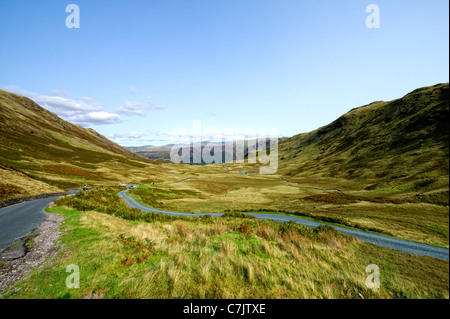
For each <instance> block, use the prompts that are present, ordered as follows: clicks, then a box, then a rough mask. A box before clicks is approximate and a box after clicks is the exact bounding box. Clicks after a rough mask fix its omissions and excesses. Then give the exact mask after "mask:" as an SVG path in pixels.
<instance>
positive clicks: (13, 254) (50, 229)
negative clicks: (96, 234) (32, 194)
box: [0, 214, 65, 299]
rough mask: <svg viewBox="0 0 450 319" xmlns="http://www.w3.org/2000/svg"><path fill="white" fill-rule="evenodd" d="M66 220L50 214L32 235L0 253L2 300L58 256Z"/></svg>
mask: <svg viewBox="0 0 450 319" xmlns="http://www.w3.org/2000/svg"><path fill="white" fill-rule="evenodd" d="M64 219H65V218H64V217H63V216H60V215H56V214H48V217H47V219H46V220H45V221H43V222H42V223H41V224H40V225H39V227H38V228H36V229H35V230H34V231H33V232H31V234H29V235H27V236H25V237H22V238H20V239H19V242H18V243H16V244H15V245H13V246H12V247H11V248H10V249H7V250H6V251H4V252H2V253H0V299H1V298H2V293H3V292H5V291H6V290H8V289H9V288H11V287H13V286H14V285H15V284H16V283H17V282H18V281H19V280H20V279H22V278H24V277H25V276H27V275H28V274H29V273H30V271H31V270H32V269H35V268H38V267H41V266H42V265H43V264H44V263H45V262H46V261H47V260H49V259H51V258H53V257H55V256H56V254H57V253H58V251H59V250H60V249H61V248H62V245H57V244H56V242H57V240H58V239H59V238H60V236H61V233H60V232H59V226H60V225H61V222H62V221H63V220H64Z"/></svg>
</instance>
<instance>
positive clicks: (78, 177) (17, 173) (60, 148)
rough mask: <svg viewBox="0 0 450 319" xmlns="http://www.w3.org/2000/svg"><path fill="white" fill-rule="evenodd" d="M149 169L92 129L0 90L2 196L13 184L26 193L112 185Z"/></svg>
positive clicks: (0, 174) (26, 99)
mask: <svg viewBox="0 0 450 319" xmlns="http://www.w3.org/2000/svg"><path fill="white" fill-rule="evenodd" d="M148 165H150V164H149V163H148V161H147V160H145V159H144V158H142V157H140V156H139V155H137V154H134V153H132V152H130V151H128V150H126V149H125V148H123V147H121V146H119V145H118V144H116V143H114V142H112V141H110V140H108V139H107V138H105V137H104V136H102V135H100V134H98V133H97V132H95V131H94V130H92V129H86V128H82V127H80V126H77V125H74V124H71V123H69V122H66V121H64V120H62V119H60V118H59V117H58V116H56V115H55V114H53V113H51V112H49V111H47V110H45V109H44V108H42V107H41V106H39V105H37V104H36V103H34V102H33V101H32V100H30V99H28V98H26V97H23V96H20V95H16V94H12V93H9V92H6V91H2V90H0V168H1V169H0V177H1V181H0V188H2V189H3V193H4V195H5V194H7V193H11V188H12V185H14V186H15V187H16V188H17V189H19V190H20V189H22V190H21V191H18V190H17V189H16V193H18V194H19V193H20V194H28V193H37V192H41V193H42V192H47V191H56V190H60V189H64V188H68V187H76V186H80V185H82V184H84V183H87V184H90V185H95V184H100V183H107V182H108V181H111V182H113V181H114V182H115V181H118V180H120V179H121V178H123V177H127V176H129V174H130V173H131V172H132V171H133V170H138V169H143V168H146V167H147V166H148ZM38 190H40V191H38ZM13 193H14V191H13ZM11 196H13V195H11V194H10V195H5V196H4V197H11Z"/></svg>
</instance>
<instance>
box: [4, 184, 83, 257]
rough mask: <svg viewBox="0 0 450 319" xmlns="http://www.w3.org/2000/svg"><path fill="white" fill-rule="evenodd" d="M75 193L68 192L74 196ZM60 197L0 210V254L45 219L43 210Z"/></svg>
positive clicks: (37, 200) (45, 215) (45, 214)
mask: <svg viewBox="0 0 450 319" xmlns="http://www.w3.org/2000/svg"><path fill="white" fill-rule="evenodd" d="M76 192H77V191H69V193H68V194H74V193H76ZM59 197H60V196H55V197H48V198H42V199H36V200H33V201H28V202H23V203H19V204H15V205H11V206H6V207H3V208H0V252H2V251H4V250H5V249H7V248H8V247H10V246H11V245H14V244H15V243H16V241H17V240H18V239H19V238H21V237H23V236H25V235H27V234H29V233H30V232H31V231H32V230H34V229H35V228H37V227H38V226H39V224H40V223H42V222H43V221H44V220H45V219H46V218H47V213H46V212H45V208H46V207H47V206H48V204H50V203H51V202H52V201H54V200H55V199H57V198H59Z"/></svg>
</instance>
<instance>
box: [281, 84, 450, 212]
mask: <svg viewBox="0 0 450 319" xmlns="http://www.w3.org/2000/svg"><path fill="white" fill-rule="evenodd" d="M448 121H449V85H448V83H446V84H438V85H435V86H431V87H424V88H420V89H417V90H414V91H413V92H411V93H409V94H407V95H406V96H404V97H402V98H400V99H397V100H394V101H390V102H381V101H378V102H373V103H371V104H369V105H365V106H362V107H359V108H355V109H353V110H351V111H350V112H348V113H347V114H345V115H343V116H341V117H340V118H338V119H337V120H335V121H334V122H332V123H331V124H329V125H326V126H324V127H321V128H319V129H317V130H315V131H312V132H310V133H305V134H299V135H296V136H294V137H292V138H289V139H287V140H285V141H282V142H281V143H280V144H279V154H280V162H279V163H280V164H279V165H280V169H279V173H281V174H283V175H285V176H289V177H291V178H289V180H290V181H295V182H297V181H298V182H300V181H304V180H305V179H308V180H311V179H316V180H328V181H334V183H335V184H336V183H337V184H343V185H346V187H348V188H353V189H365V190H375V191H379V192H410V193H411V194H418V193H419V194H420V195H421V196H422V199H423V200H428V201H434V202H438V203H444V204H445V203H447V205H448V171H449V124H448ZM339 181H340V182H339Z"/></svg>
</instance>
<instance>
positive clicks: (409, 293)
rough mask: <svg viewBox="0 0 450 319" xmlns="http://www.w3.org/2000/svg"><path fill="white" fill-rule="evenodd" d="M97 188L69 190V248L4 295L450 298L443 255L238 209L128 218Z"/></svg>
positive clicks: (64, 210) (65, 210)
mask: <svg viewBox="0 0 450 319" xmlns="http://www.w3.org/2000/svg"><path fill="white" fill-rule="evenodd" d="M93 193H94V196H95V198H96V199H98V198H101V197H102V196H103V197H105V198H106V200H104V201H103V202H102V203H101V204H98V206H97V207H96V208H90V209H89V210H79V209H74V208H73V207H69V206H67V205H69V202H68V200H69V198H70V205H71V206H75V203H76V202H78V201H79V202H80V203H82V204H80V205H85V204H86V203H85V199H84V198H83V196H79V197H77V196H68V197H66V199H65V201H63V200H61V201H59V202H58V204H59V205H62V204H64V205H63V206H58V207H54V208H51V209H49V212H51V213H56V214H61V215H63V216H65V217H68V218H66V219H65V221H64V224H63V226H62V238H61V241H60V244H63V249H62V250H61V251H60V252H59V254H58V256H57V257H56V258H55V259H54V260H52V261H50V262H49V263H47V264H46V265H45V266H44V267H42V268H40V269H35V270H34V271H33V273H32V274H31V275H30V276H29V277H28V278H27V279H26V280H23V281H22V282H21V283H20V284H19V285H18V286H16V287H15V288H13V289H10V290H9V291H7V292H6V293H4V294H3V296H2V297H3V298H17V299H21V298H85V297H87V298H113V299H114V298H360V296H364V298H392V297H395V298H448V280H449V278H448V277H449V274H448V262H446V261H441V260H436V259H432V258H428V257H421V256H413V255H408V254H403V253H399V252H395V251H393V250H389V249H385V248H380V247H376V246H374V245H371V244H367V243H362V242H360V241H358V240H357V239H354V238H353V237H349V236H346V235H342V234H339V233H337V232H336V231H335V230H333V229H331V228H329V227H326V226H325V227H319V228H317V229H310V228H307V227H303V226H300V225H297V224H294V223H289V224H277V223H274V222H271V221H262V220H257V219H254V218H242V217H246V216H242V215H240V214H239V213H227V214H225V215H224V216H223V217H221V218H198V219H197V218H196V219H180V218H171V219H170V220H164V221H162V220H160V219H158V218H154V219H151V220H150V222H143V221H138V219H136V218H133V216H126V217H127V218H130V219H124V218H121V217H118V216H119V215H121V214H119V213H105V212H104V211H107V210H108V209H107V208H104V209H102V208H101V207H102V206H105V205H106V202H115V201H116V195H114V194H113V193H109V192H106V191H105V190H96V191H94V192H93ZM96 201H97V200H96ZM117 209H118V210H119V211H120V210H121V208H120V207H118V208H117ZM71 264H76V265H77V266H78V267H79V269H80V288H79V289H69V288H67V287H66V286H65V279H66V277H67V276H68V275H69V274H68V273H66V272H65V269H66V267H67V266H68V265H71ZM369 264H376V265H378V266H379V268H380V272H381V273H380V281H381V287H380V288H379V289H369V288H367V287H366V286H365V280H366V277H367V275H368V274H367V273H366V272H365V269H366V267H367V265H369ZM412 264H413V265H414V267H411V265H412ZM19 288H20V289H19Z"/></svg>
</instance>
